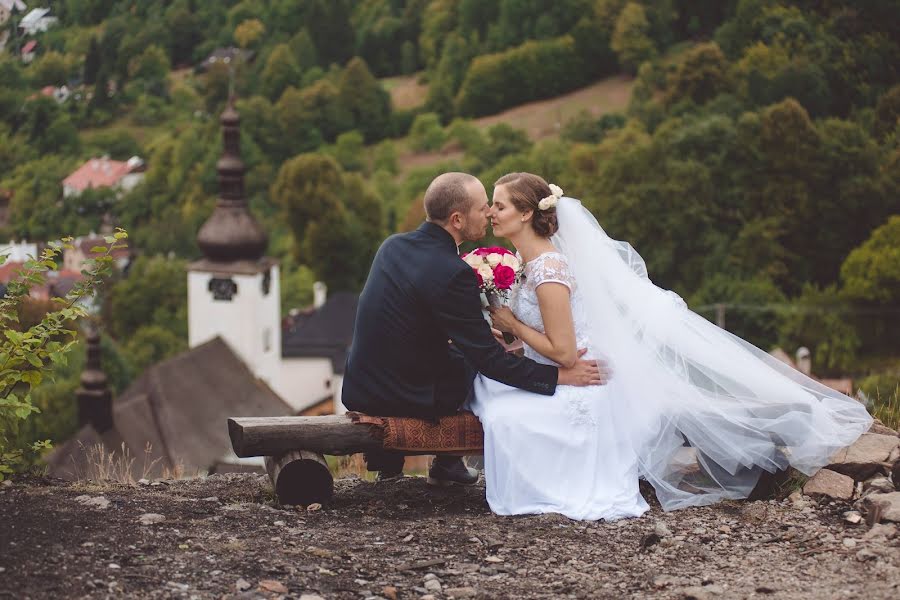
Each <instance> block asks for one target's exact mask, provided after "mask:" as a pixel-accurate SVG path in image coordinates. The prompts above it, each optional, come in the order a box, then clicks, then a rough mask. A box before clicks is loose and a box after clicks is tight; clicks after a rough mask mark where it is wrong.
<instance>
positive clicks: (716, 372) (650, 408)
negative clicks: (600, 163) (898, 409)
mask: <svg viewBox="0 0 900 600" xmlns="http://www.w3.org/2000/svg"><path fill="white" fill-rule="evenodd" d="M557 217H558V219H559V232H558V233H557V234H556V235H555V236H554V237H553V240H552V241H553V243H554V245H555V246H556V248H557V249H558V252H548V253H545V254H542V255H541V256H539V257H538V258H536V259H535V260H532V261H531V262H529V263H528V264H527V265H526V266H525V279H524V281H523V283H522V284H520V285H519V286H518V287H517V288H516V289H515V290H514V291H513V294H512V297H511V299H510V308H511V309H512V311H513V313H514V314H515V315H516V318H518V319H519V320H520V321H522V322H523V323H525V324H526V325H528V326H529V327H531V328H533V329H536V330H537V331H541V332H543V331H544V328H543V321H542V319H541V312H540V307H539V305H538V299H537V294H536V289H537V287H538V286H540V285H542V284H545V283H548V282H556V283H561V284H563V285H565V286H567V287H568V288H569V289H570V291H571V296H570V298H571V302H570V305H571V309H572V317H573V322H574V325H575V334H576V339H577V345H578V347H579V348H587V349H588V352H589V353H588V355H587V356H588V357H592V356H593V357H599V358H603V359H604V360H606V361H607V363H608V364H609V365H610V366H612V368H613V376H612V379H611V380H610V382H609V383H608V384H607V385H604V386H591V387H573V386H565V385H560V386H557V388H556V393H555V394H554V395H553V396H543V395H540V394H534V393H531V392H526V391H524V390H520V389H517V388H513V387H510V386H507V385H505V384H502V383H499V382H497V381H494V380H491V379H488V378H486V377H484V376H483V375H478V376H477V377H476V378H475V385H474V395H473V398H472V400H471V401H470V404H469V408H470V409H471V410H472V411H473V412H474V413H475V414H476V415H478V417H479V419H480V420H481V423H482V426H483V427H484V434H485V447H484V473H485V479H486V483H487V500H488V503H489V504H490V507H491V510H493V511H494V512H495V513H497V514H501V515H513V514H535V513H547V512H554V513H561V514H563V515H565V516H567V517H570V518H572V519H579V520H597V519H605V520H614V519H619V518H623V517H635V516H639V515H641V514H642V513H643V512H644V511H646V510H647V509H648V505H647V503H646V502H645V501H644V499H643V497H642V496H641V494H640V492H639V490H638V480H639V479H645V480H646V481H648V482H649V483H650V484H651V485H652V486H653V488H654V490H655V492H656V497H657V499H658V500H659V502H660V504H661V505H662V507H663V509H664V510H673V509H677V508H682V507H685V506H698V505H705V504H711V503H713V502H717V501H719V500H722V499H725V498H744V497H746V496H748V495H749V493H750V492H751V491H752V489H753V487H754V486H755V485H756V483H757V481H758V479H759V476H760V474H761V473H762V472H763V471H764V470H765V471H769V472H774V471H776V470H779V469H785V468H787V467H788V466H793V467H794V468H796V469H798V470H800V471H801V472H803V473H806V474H812V473H813V472H815V471H816V470H818V469H819V468H820V467H822V466H824V465H825V464H827V463H828V459H829V458H830V457H831V456H832V455H833V454H834V453H835V452H836V451H837V450H838V449H840V448H842V447H845V446H848V445H850V444H852V443H853V442H854V441H855V440H856V439H857V438H858V437H859V436H860V435H861V434H862V433H864V432H865V431H867V430H868V428H869V426H870V425H871V422H872V418H871V417H870V416H869V414H868V412H867V411H866V409H865V407H864V406H863V405H862V404H860V403H859V402H857V401H856V400H854V399H852V398H849V397H847V396H845V395H843V394H840V393H838V392H835V391H834V390H831V389H829V388H827V387H825V386H824V385H822V384H821V383H819V382H817V381H814V380H812V379H810V378H808V377H806V376H805V375H803V374H802V373H800V372H799V371H796V370H794V369H792V368H790V367H789V366H787V365H784V364H783V363H781V362H780V361H778V360H777V359H775V358H773V357H771V356H769V355H768V354H767V353H765V352H763V351H762V350H760V349H758V348H756V347H755V346H753V345H751V344H749V343H748V342H745V341H744V340H742V339H740V338H738V337H736V336H734V335H732V334H730V333H728V332H727V331H724V330H722V329H720V328H718V327H716V326H715V325H713V324H712V323H710V322H709V321H707V320H706V319H704V318H702V317H700V316H699V315H697V314H695V313H693V312H691V311H690V310H688V308H687V306H686V305H685V304H684V302H683V301H682V300H681V298H679V297H678V296H677V295H676V294H674V293H672V292H669V291H666V290H663V289H661V288H658V287H657V286H655V285H653V283H651V282H650V280H649V278H648V277H647V271H646V266H645V265H644V262H643V260H641V258H640V256H639V255H638V254H637V253H636V252H635V251H634V249H633V248H631V246H630V245H628V244H626V243H623V242H617V241H615V240H612V239H611V238H609V237H608V236H607V235H606V233H605V232H604V231H603V229H602V228H601V227H600V225H599V224H598V223H597V222H596V220H595V219H594V217H593V216H592V215H591V214H590V213H589V212H588V211H587V210H586V209H584V208H583V207H582V206H581V203H580V202H578V201H577V200H574V199H572V198H562V199H561V201H560V202H559V204H558V206H557ZM525 355H526V356H527V357H529V358H531V359H533V360H535V361H537V362H541V363H545V364H555V363H553V362H552V361H551V360H549V359H547V358H545V357H543V356H541V355H540V354H538V353H537V352H536V351H535V350H534V349H532V348H530V347H528V346H527V345H526V346H525Z"/></svg>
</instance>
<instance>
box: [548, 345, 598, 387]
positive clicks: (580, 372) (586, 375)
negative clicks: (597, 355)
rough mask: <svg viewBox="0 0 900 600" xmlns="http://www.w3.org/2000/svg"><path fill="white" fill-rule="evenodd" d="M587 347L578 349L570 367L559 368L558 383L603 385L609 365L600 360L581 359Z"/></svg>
mask: <svg viewBox="0 0 900 600" xmlns="http://www.w3.org/2000/svg"><path fill="white" fill-rule="evenodd" d="M586 352H587V348H580V349H579V350H578V360H576V361H575V365H574V366H573V367H571V368H568V369H566V368H563V367H560V368H559V378H558V379H557V380H556V383H557V384H558V385H576V386H586V385H604V384H606V382H607V381H609V377H610V369H609V366H608V365H607V364H606V363H605V362H604V361H602V360H582V358H581V357H582V356H584V355H585V353H586Z"/></svg>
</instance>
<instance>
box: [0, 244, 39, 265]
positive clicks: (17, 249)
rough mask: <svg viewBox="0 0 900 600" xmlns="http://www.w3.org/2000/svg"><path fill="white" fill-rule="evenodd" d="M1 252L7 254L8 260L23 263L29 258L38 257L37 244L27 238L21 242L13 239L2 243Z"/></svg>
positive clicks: (0, 245)
mask: <svg viewBox="0 0 900 600" xmlns="http://www.w3.org/2000/svg"><path fill="white" fill-rule="evenodd" d="M0 254H2V255H5V256H6V262H8V263H9V262H20V263H23V262H25V261H26V260H28V259H29V258H37V255H38V246H37V244H29V243H28V242H27V241H26V240H22V242H21V243H19V242H16V241H15V240H12V241H11V242H8V243H6V244H2V243H0Z"/></svg>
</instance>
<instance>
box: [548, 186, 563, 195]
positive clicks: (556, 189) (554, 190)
mask: <svg viewBox="0 0 900 600" xmlns="http://www.w3.org/2000/svg"><path fill="white" fill-rule="evenodd" d="M550 193H551V194H553V195H554V196H556V197H557V198H562V195H563V191H562V188H561V187H559V186H558V185H556V184H555V183H551V184H550Z"/></svg>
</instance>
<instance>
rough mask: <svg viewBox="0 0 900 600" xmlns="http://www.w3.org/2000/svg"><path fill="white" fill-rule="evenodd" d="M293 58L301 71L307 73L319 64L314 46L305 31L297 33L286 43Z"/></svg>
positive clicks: (307, 32)
mask: <svg viewBox="0 0 900 600" xmlns="http://www.w3.org/2000/svg"><path fill="white" fill-rule="evenodd" d="M288 45H289V46H290V47H291V51H293V53H294V58H296V59H297V65H298V66H299V67H300V69H301V70H302V71H304V72H305V71H308V70H309V69H312V68H313V67H315V66H316V65H317V64H318V63H319V54H318V52H316V45H315V44H314V43H313V41H312V37H310V35H309V31H308V30H307V29H305V28H304V29H301V30H300V31H298V32H297V33H296V34H294V36H293V37H292V38H291V40H290V41H289V42H288Z"/></svg>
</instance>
